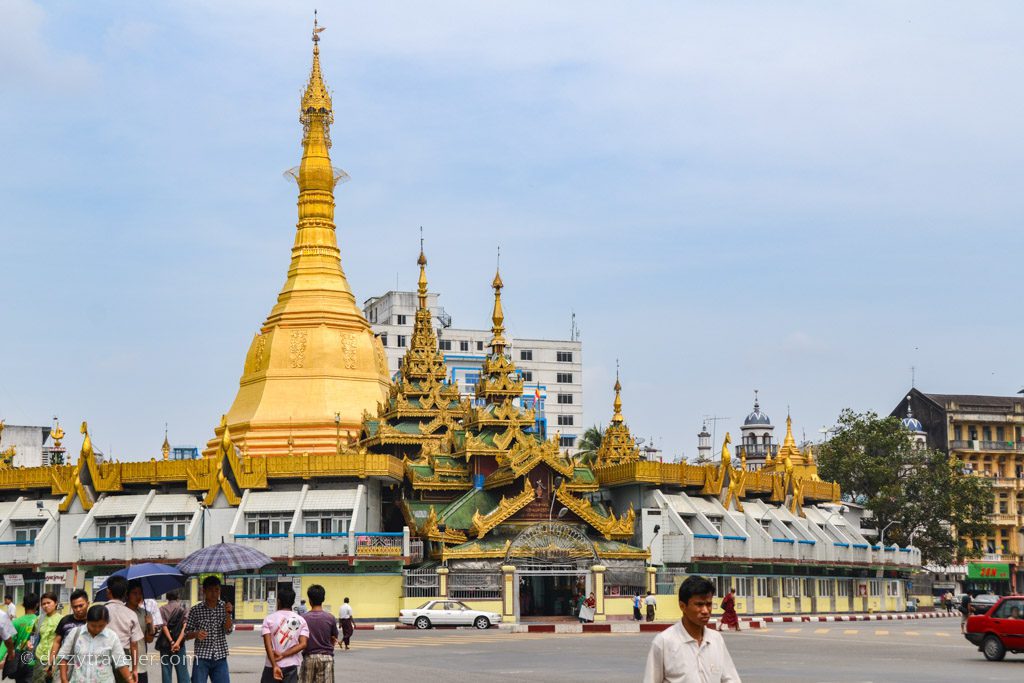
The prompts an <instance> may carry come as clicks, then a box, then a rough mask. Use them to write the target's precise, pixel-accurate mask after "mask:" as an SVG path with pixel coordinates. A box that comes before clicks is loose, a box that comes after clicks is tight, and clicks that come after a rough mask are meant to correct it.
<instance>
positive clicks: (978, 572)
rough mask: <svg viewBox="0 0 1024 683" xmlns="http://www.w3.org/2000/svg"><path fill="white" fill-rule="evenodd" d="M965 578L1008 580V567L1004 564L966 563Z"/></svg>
mask: <svg viewBox="0 0 1024 683" xmlns="http://www.w3.org/2000/svg"><path fill="white" fill-rule="evenodd" d="M967 578H968V579H991V580H994V581H999V580H1009V578H1010V565H1009V564H1008V563H1006V562H968V563H967Z"/></svg>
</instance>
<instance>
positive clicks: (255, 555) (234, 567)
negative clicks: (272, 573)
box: [178, 543, 274, 576]
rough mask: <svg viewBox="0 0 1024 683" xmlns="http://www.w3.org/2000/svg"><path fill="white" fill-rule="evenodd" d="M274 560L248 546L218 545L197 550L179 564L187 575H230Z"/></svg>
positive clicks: (234, 544) (256, 567)
mask: <svg viewBox="0 0 1024 683" xmlns="http://www.w3.org/2000/svg"><path fill="white" fill-rule="evenodd" d="M273 561H274V560H273V559H272V558H270V557H269V556H268V555H265V554H264V553H261V552H260V551H259V550H255V549H253V548H250V547H248V546H244V545H239V544H237V543H218V544H217V545H211V546H207V547H206V548H203V549H202V550H197V551H195V552H194V553H192V554H191V555H189V556H188V557H186V558H185V559H184V560H182V561H181V562H179V563H178V569H180V570H181V571H182V572H184V573H185V574H190V575H192V576H195V575H196V574H230V573H231V572H242V571H249V570H252V569H259V568H260V567H264V566H266V565H268V564H270V563H271V562H273Z"/></svg>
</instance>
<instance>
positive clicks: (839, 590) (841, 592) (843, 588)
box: [836, 579, 850, 598]
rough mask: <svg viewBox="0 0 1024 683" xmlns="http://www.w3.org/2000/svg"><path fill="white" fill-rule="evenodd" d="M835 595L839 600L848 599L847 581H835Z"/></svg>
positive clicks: (848, 584) (848, 585)
mask: <svg viewBox="0 0 1024 683" xmlns="http://www.w3.org/2000/svg"><path fill="white" fill-rule="evenodd" d="M836 595H838V596H839V597H841V598H848V597H850V580H849V579H839V580H838V581H836Z"/></svg>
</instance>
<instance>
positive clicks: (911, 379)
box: [910, 365, 917, 389]
mask: <svg viewBox="0 0 1024 683" xmlns="http://www.w3.org/2000/svg"><path fill="white" fill-rule="evenodd" d="M916 370H917V368H915V367H914V366H913V365H911V366H910V388H911V389H913V388H914V380H915V376H914V375H915V372H916Z"/></svg>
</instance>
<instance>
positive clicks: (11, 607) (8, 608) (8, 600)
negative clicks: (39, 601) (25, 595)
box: [4, 593, 18, 621]
mask: <svg viewBox="0 0 1024 683" xmlns="http://www.w3.org/2000/svg"><path fill="white" fill-rule="evenodd" d="M4 611H5V612H7V616H8V618H10V620H11V621H14V620H15V619H16V618H17V616H18V606H17V605H15V604H14V598H13V597H12V596H11V594H10V593H8V594H7V595H5V596H4Z"/></svg>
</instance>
